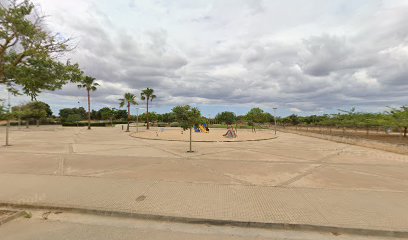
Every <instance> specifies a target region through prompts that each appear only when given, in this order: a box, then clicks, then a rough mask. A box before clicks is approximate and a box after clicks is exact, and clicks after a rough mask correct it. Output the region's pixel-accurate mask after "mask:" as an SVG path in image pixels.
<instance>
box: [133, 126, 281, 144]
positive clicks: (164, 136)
mask: <svg viewBox="0 0 408 240" xmlns="http://www.w3.org/2000/svg"><path fill="white" fill-rule="evenodd" d="M226 132H227V129H223V128H221V129H220V128H211V129H210V131H209V132H208V133H202V132H194V131H193V133H192V140H193V141H195V142H223V141H236V142H240V141H257V140H270V139H273V138H275V137H276V135H275V132H274V131H271V130H257V131H256V132H252V131H251V130H250V129H238V132H237V137H236V138H228V137H225V136H223V135H224V134H225V133H226ZM131 136H132V137H136V138H144V139H155V140H171V141H189V138H190V132H189V130H187V131H183V130H182V129H181V128H157V127H153V128H151V129H150V130H146V129H144V128H140V130H139V132H133V133H132V134H131Z"/></svg>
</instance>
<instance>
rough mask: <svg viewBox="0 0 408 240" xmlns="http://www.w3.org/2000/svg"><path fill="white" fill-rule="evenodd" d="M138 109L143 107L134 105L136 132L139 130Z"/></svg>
mask: <svg viewBox="0 0 408 240" xmlns="http://www.w3.org/2000/svg"><path fill="white" fill-rule="evenodd" d="M139 109H144V108H141V107H136V132H139Z"/></svg>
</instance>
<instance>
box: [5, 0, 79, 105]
mask: <svg viewBox="0 0 408 240" xmlns="http://www.w3.org/2000/svg"><path fill="white" fill-rule="evenodd" d="M0 39H1V41H0V85H5V86H6V87H7V88H8V89H9V90H10V91H11V92H12V93H14V94H17V93H19V92H20V91H19V89H21V91H22V92H24V93H25V94H26V95H29V96H31V98H32V99H35V98H36V96H37V95H38V93H40V92H41V91H43V90H55V89H59V88H61V87H62V86H63V85H64V84H65V83H66V82H67V81H68V80H73V81H75V80H78V75H79V73H80V71H79V69H78V65H71V64H70V63H69V62H67V63H65V64H63V63H60V62H58V61H57V60H58V57H59V56H61V54H62V53H64V52H66V51H69V50H71V49H70V48H69V42H70V39H67V38H63V37H62V36H61V35H60V34H52V33H50V31H49V30H48V29H47V28H46V24H45V23H44V17H42V16H38V15H37V14H36V13H35V6H34V4H33V3H31V2H30V1H29V0H24V1H18V0H8V1H6V3H5V4H4V5H3V6H2V7H1V8H0Z"/></svg>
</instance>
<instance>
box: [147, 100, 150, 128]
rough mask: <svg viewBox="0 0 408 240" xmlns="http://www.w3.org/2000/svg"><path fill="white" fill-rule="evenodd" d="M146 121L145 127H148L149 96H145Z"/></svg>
mask: <svg viewBox="0 0 408 240" xmlns="http://www.w3.org/2000/svg"><path fill="white" fill-rule="evenodd" d="M146 121H147V125H146V129H150V125H149V98H146Z"/></svg>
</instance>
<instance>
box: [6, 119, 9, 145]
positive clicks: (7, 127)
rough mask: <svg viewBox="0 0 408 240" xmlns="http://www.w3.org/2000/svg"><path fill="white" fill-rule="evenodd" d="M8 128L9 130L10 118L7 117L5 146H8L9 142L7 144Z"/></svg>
mask: <svg viewBox="0 0 408 240" xmlns="http://www.w3.org/2000/svg"><path fill="white" fill-rule="evenodd" d="M9 130H10V119H8V118H7V126H6V146H10V144H9Z"/></svg>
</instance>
